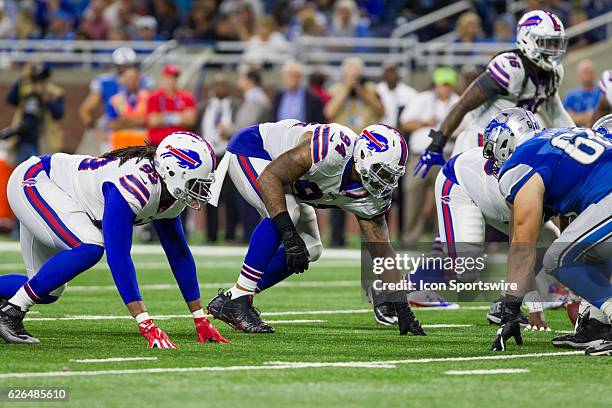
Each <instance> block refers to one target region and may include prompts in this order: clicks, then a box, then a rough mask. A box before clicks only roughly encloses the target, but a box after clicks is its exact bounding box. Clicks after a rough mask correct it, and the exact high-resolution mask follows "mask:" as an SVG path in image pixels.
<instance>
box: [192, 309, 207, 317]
mask: <svg viewBox="0 0 612 408" xmlns="http://www.w3.org/2000/svg"><path fill="white" fill-rule="evenodd" d="M191 314H192V315H193V318H194V319H198V318H202V317H206V315H205V314H204V309H198V310H196V311H195V312H191Z"/></svg>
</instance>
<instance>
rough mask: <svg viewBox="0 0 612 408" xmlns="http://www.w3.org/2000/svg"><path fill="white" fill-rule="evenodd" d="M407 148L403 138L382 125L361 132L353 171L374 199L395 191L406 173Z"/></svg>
mask: <svg viewBox="0 0 612 408" xmlns="http://www.w3.org/2000/svg"><path fill="white" fill-rule="evenodd" d="M407 157H408V148H407V146H406V141H405V140H404V138H403V137H402V135H401V134H400V133H399V132H398V131H397V130H395V129H393V128H391V127H389V126H385V125H370V126H368V127H366V128H365V129H363V130H362V131H361V134H360V135H359V137H358V138H357V141H356V142H355V150H354V151H353V158H354V160H355V170H357V173H359V176H360V177H361V183H362V184H363V187H364V188H365V189H366V190H367V191H368V193H370V194H371V195H373V196H374V197H377V198H383V197H386V196H388V195H389V194H391V193H392V192H393V190H395V188H396V187H397V183H398V181H399V178H400V177H402V176H403V175H404V173H405V172H406V158H407Z"/></svg>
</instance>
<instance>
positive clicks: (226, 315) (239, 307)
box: [206, 289, 274, 333]
mask: <svg viewBox="0 0 612 408" xmlns="http://www.w3.org/2000/svg"><path fill="white" fill-rule="evenodd" d="M206 310H207V313H208V314H210V315H212V316H213V317H214V318H215V319H219V320H221V321H223V322H225V323H227V324H229V325H230V326H232V327H233V328H234V329H236V330H242V331H243V332H245V333H274V327H272V326H270V325H269V324H266V322H264V321H263V320H262V319H261V317H260V314H261V313H259V311H258V310H257V309H256V308H255V307H254V306H253V296H252V295H247V296H240V297H239V298H236V299H232V297H231V294H229V293H224V292H223V289H219V293H218V294H217V296H215V297H214V298H213V299H212V300H211V301H210V302H209V303H208V305H207V306H206Z"/></svg>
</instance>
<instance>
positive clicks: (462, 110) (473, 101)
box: [440, 82, 487, 138]
mask: <svg viewBox="0 0 612 408" xmlns="http://www.w3.org/2000/svg"><path fill="white" fill-rule="evenodd" d="M486 100H487V96H486V95H485V94H484V93H483V92H482V90H481V89H480V87H479V86H478V85H477V84H476V83H474V82H473V83H472V84H471V85H470V86H468V88H467V89H466V90H465V92H464V93H463V94H462V95H461V98H460V99H459V101H458V102H457V103H456V104H455V105H454V106H453V107H452V108H451V110H450V112H449V113H448V115H446V118H445V119H444V120H443V121H442V124H441V125H440V132H442V133H443V134H444V136H446V137H447V138H452V137H453V134H454V132H455V130H457V128H458V127H459V125H460V124H461V121H462V120H463V118H464V117H465V115H467V113H468V112H470V111H471V110H473V109H476V108H477V107H479V106H480V105H482V104H483V103H484V102H485V101H486Z"/></svg>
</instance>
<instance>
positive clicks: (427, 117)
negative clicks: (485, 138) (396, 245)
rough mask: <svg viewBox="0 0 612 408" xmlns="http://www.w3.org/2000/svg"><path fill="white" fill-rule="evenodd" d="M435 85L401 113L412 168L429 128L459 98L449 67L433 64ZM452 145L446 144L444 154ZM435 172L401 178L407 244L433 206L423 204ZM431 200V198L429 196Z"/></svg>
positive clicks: (415, 237) (416, 236) (418, 232)
mask: <svg viewBox="0 0 612 408" xmlns="http://www.w3.org/2000/svg"><path fill="white" fill-rule="evenodd" d="M432 80H433V84H434V87H433V89H432V90H429V91H424V92H421V93H419V94H418V95H416V97H414V99H413V101H411V103H410V104H408V106H407V107H406V109H404V111H403V112H402V114H401V116H400V126H401V128H402V130H404V131H405V132H408V134H409V136H408V152H409V156H408V163H407V164H406V168H407V169H412V168H414V166H416V164H417V163H418V161H419V157H420V156H421V154H422V153H423V152H424V151H425V149H426V148H427V146H429V143H430V142H431V138H430V137H429V135H428V134H429V130H430V129H432V128H436V127H437V126H439V125H440V123H441V122H442V120H443V119H444V118H445V117H446V115H447V114H448V112H449V111H450V109H451V107H452V106H453V105H454V104H455V103H456V102H457V101H458V100H459V95H457V93H456V92H455V86H457V83H458V76H457V72H456V71H455V70H453V69H452V68H447V67H441V68H436V69H435V70H434V72H433V76H432ZM451 151H452V147H450V146H447V148H446V149H445V153H446V154H450V152H451ZM436 175H437V172H432V173H431V174H428V176H427V177H426V178H425V179H421V178H420V177H413V176H412V175H411V174H408V175H406V176H405V177H404V178H403V194H404V214H403V225H402V228H401V230H402V231H401V240H402V243H403V244H404V245H406V246H413V245H414V244H415V243H416V242H417V241H418V240H419V238H420V237H421V235H422V234H423V231H424V229H425V224H426V219H427V217H426V215H427V214H429V213H431V214H433V211H434V209H433V207H432V208H428V207H427V206H426V203H427V196H428V194H433V186H434V182H435V179H436ZM431 203H432V204H433V200H431Z"/></svg>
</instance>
